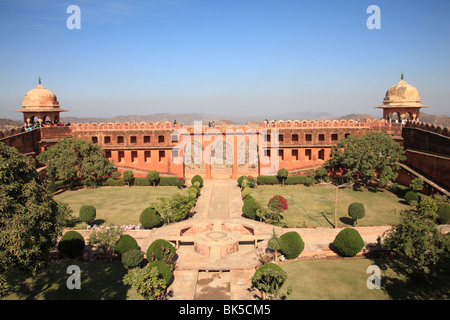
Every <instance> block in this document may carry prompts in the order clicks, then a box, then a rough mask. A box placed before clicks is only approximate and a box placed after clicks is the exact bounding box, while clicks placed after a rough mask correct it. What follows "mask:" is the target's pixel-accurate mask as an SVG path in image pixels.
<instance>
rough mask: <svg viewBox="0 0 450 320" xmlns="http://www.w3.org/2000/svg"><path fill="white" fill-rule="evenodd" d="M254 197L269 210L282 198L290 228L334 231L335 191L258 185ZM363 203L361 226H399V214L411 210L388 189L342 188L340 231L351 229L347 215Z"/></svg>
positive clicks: (319, 187) (324, 187)
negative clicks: (274, 200) (351, 207)
mask: <svg viewBox="0 0 450 320" xmlns="http://www.w3.org/2000/svg"><path fill="white" fill-rule="evenodd" d="M251 195H252V197H253V198H254V199H255V200H257V201H258V202H259V203H261V204H262V205H263V206H267V204H268V202H269V200H270V199H271V198H272V197H273V196H275V195H282V196H283V197H284V198H285V199H286V200H287V203H288V209H287V210H285V211H284V212H283V218H284V219H283V220H282V221H283V222H284V223H286V226H287V227H333V226H334V209H335V207H334V206H335V196H336V187H334V186H333V185H331V184H324V185H314V186H305V185H285V186H284V187H283V186H282V185H258V186H257V187H256V188H253V189H252V191H251ZM354 202H359V203H363V204H364V207H365V210H366V212H365V216H364V218H363V219H361V220H358V226H373V225H392V224H395V223H397V222H398V215H397V214H395V212H399V211H401V210H404V209H406V208H407V207H408V204H407V203H406V202H405V201H404V199H403V198H400V197H398V196H397V195H396V194H394V193H392V192H390V191H389V190H387V189H377V190H376V191H371V190H369V189H367V188H360V189H359V190H354V189H352V188H340V189H339V191H338V201H337V216H338V225H337V227H346V226H349V225H352V223H353V220H352V219H351V218H350V217H349V215H348V206H349V205H350V204H351V203H354Z"/></svg>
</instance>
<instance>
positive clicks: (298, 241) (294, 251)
mask: <svg viewBox="0 0 450 320" xmlns="http://www.w3.org/2000/svg"><path fill="white" fill-rule="evenodd" d="M279 242H280V250H279V251H280V252H281V254H282V255H284V257H285V258H286V259H295V258H297V257H298V256H299V255H300V253H302V251H303V249H305V243H304V242H303V239H302V237H300V235H299V234H298V233H297V232H295V231H289V232H286V233H284V234H282V235H281V236H280V240H279Z"/></svg>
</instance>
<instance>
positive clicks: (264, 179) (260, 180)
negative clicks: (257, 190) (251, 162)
mask: <svg viewBox="0 0 450 320" xmlns="http://www.w3.org/2000/svg"><path fill="white" fill-rule="evenodd" d="M256 183H257V184H280V183H281V182H280V180H278V178H277V177H276V176H257V177H256Z"/></svg>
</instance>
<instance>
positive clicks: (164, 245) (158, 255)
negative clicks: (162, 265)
mask: <svg viewBox="0 0 450 320" xmlns="http://www.w3.org/2000/svg"><path fill="white" fill-rule="evenodd" d="M167 249H169V253H172V254H173V255H175V254H176V249H175V247H174V246H173V245H172V244H171V243H170V242H169V241H167V240H164V239H156V240H155V241H153V242H152V243H151V244H150V246H149V247H148V249H147V260H150V259H151V258H152V257H153V256H154V257H155V259H156V260H164V258H166V255H167V253H166V252H165V251H166V250H167Z"/></svg>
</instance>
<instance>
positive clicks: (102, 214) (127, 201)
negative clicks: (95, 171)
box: [55, 186, 187, 227]
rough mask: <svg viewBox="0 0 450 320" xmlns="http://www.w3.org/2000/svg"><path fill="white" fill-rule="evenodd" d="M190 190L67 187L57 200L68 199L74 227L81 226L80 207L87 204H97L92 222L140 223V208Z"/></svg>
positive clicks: (118, 224) (65, 200) (56, 197)
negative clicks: (68, 188) (71, 188)
mask: <svg viewBox="0 0 450 320" xmlns="http://www.w3.org/2000/svg"><path fill="white" fill-rule="evenodd" d="M177 193H181V194H187V192H186V191H185V190H181V189H179V188H178V187H175V186H158V187H155V188H154V187H148V186H147V187H142V186H132V187H126V186H118V187H99V188H89V189H87V188H84V189H79V190H73V191H71V190H67V191H64V192H62V193H59V194H57V195H56V196H55V199H56V200H57V201H61V202H65V203H67V204H68V205H69V207H70V208H71V209H72V211H73V212H72V217H73V220H72V224H71V226H72V227H77V226H78V227H80V226H81V222H80V221H79V220H78V219H77V218H78V212H79V210H80V208H81V207H82V206H84V205H90V206H94V207H95V208H96V218H95V220H94V222H93V224H97V225H100V224H103V225H117V226H122V225H130V224H131V225H137V224H139V216H140V214H141V212H142V211H143V210H144V209H145V208H147V207H148V206H149V205H150V203H152V202H156V201H158V199H159V198H170V197H172V196H173V195H174V194H177Z"/></svg>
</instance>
